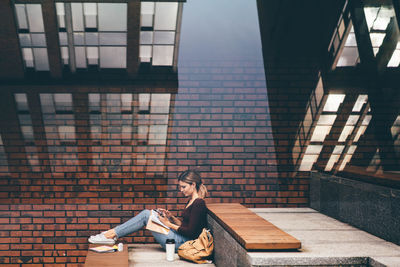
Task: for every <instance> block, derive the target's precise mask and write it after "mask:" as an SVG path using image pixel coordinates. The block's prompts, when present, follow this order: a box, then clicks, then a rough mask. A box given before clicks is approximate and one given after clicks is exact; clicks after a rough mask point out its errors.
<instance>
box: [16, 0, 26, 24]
mask: <svg viewBox="0 0 400 267" xmlns="http://www.w3.org/2000/svg"><path fill="white" fill-rule="evenodd" d="M15 12H16V13H17V20H18V28H19V29H26V30H27V29H28V19H27V17H26V11H25V5H23V4H16V5H15Z"/></svg>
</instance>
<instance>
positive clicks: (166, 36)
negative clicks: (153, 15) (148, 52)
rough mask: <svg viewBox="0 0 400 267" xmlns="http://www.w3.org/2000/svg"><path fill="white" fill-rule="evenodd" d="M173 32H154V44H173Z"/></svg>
mask: <svg viewBox="0 0 400 267" xmlns="http://www.w3.org/2000/svg"><path fill="white" fill-rule="evenodd" d="M174 43H175V32H154V44H172V45H173V44H174Z"/></svg>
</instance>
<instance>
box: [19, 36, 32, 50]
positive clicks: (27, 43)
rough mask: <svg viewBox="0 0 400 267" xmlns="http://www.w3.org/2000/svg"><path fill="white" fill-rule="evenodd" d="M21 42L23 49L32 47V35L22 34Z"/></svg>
mask: <svg viewBox="0 0 400 267" xmlns="http://www.w3.org/2000/svg"><path fill="white" fill-rule="evenodd" d="M19 41H20V43H21V46H22V47H31V46H32V41H31V35H30V34H29V33H20V34H19Z"/></svg>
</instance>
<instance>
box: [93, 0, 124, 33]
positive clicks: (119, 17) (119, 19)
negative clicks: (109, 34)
mask: <svg viewBox="0 0 400 267" xmlns="http://www.w3.org/2000/svg"><path fill="white" fill-rule="evenodd" d="M98 10H99V31H125V32H126V31H127V4H119V3H118V4H114V3H99V4H98Z"/></svg>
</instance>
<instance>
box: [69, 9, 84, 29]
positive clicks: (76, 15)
mask: <svg viewBox="0 0 400 267" xmlns="http://www.w3.org/2000/svg"><path fill="white" fill-rule="evenodd" d="M71 11H72V29H73V30H74V31H81V32H82V31H83V30H84V27H83V10H82V3H71Z"/></svg>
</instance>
